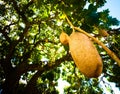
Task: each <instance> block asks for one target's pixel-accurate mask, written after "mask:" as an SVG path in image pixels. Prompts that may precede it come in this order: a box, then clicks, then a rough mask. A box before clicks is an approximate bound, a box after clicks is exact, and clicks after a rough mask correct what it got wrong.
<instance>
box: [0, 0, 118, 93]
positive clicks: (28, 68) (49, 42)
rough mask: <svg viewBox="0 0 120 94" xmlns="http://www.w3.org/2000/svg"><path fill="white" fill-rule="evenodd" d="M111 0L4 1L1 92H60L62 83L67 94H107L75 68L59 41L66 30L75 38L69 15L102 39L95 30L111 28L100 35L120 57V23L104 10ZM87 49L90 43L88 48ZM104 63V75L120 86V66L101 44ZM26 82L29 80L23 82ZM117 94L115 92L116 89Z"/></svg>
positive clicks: (1, 4) (0, 12)
mask: <svg viewBox="0 0 120 94" xmlns="http://www.w3.org/2000/svg"><path fill="white" fill-rule="evenodd" d="M105 2H106V1H105V0H1V1H0V85H1V89H0V91H2V92H3V94H6V93H7V94H22V93H24V94H26V93H28V94H40V93H45V94H58V92H59V91H58V89H57V86H58V80H59V79H60V78H61V79H63V80H65V81H67V82H68V83H69V86H67V87H65V89H64V92H65V94H68V93H69V94H73V93H74V94H77V93H78V94H79V93H80V94H96V93H99V94H101V93H102V92H103V91H102V87H101V86H100V84H99V83H100V81H102V80H100V79H88V78H86V77H85V76H84V75H82V74H81V73H80V71H79V70H78V69H77V68H76V67H75V65H74V63H73V60H72V58H71V56H70V54H69V48H68V47H64V46H63V45H62V44H61V43H60V42H59V35H60V33H61V31H62V30H64V31H65V32H66V33H68V34H70V33H71V32H72V31H71V28H70V26H69V25H68V24H67V22H66V20H65V17H64V16H63V12H65V13H66V14H67V15H68V16H69V18H70V20H71V22H73V24H74V25H75V26H78V27H80V28H82V29H84V30H85V31H86V32H89V33H92V34H93V35H97V34H98V31H96V29H95V28H94V27H97V28H100V29H101V28H102V29H107V30H108V33H109V34H110V36H109V37H108V38H101V37H98V39H100V40H101V41H103V42H104V43H105V44H106V45H107V47H108V48H110V49H111V50H112V51H114V52H115V53H116V54H117V55H118V57H120V49H119V48H120V45H119V41H120V35H119V34H120V33H119V32H120V31H119V29H114V30H112V29H111V27H110V26H113V25H119V21H118V20H117V19H116V18H113V17H111V16H109V11H108V10H103V11H101V12H98V11H97V9H98V8H100V7H102V6H103V5H104V4H105ZM86 46H87V45H86ZM96 47H97V48H98V51H99V53H100V55H101V57H102V59H103V63H104V70H103V77H105V78H106V79H108V80H109V81H112V82H115V83H116V86H117V87H120V81H119V80H118V79H119V78H120V75H119V72H118V70H120V68H119V67H118V66H117V64H116V63H115V62H114V61H113V60H112V59H111V58H110V57H109V56H108V55H107V53H106V52H105V51H104V50H103V49H102V48H101V47H100V46H99V45H96ZM22 81H25V83H23V82H22ZM110 92H112V91H110Z"/></svg>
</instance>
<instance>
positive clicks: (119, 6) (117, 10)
mask: <svg viewBox="0 0 120 94" xmlns="http://www.w3.org/2000/svg"><path fill="white" fill-rule="evenodd" d="M102 9H109V11H110V16H112V17H115V18H117V19H118V20H119V21H120V0H107V3H106V4H105V5H104V7H102Z"/></svg>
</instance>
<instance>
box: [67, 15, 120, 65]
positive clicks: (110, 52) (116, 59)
mask: <svg viewBox="0 0 120 94" xmlns="http://www.w3.org/2000/svg"><path fill="white" fill-rule="evenodd" d="M66 19H67V21H68V23H69V25H71V27H72V28H73V29H75V30H77V31H79V32H81V33H84V34H85V35H87V36H88V37H90V38H91V39H93V40H94V41H95V42H96V43H97V44H99V45H101V46H102V48H103V49H104V50H105V51H106V52H107V53H108V55H109V56H110V57H111V58H112V59H113V60H115V61H116V62H117V64H118V66H120V59H119V58H118V57H117V56H116V55H115V53H114V52H112V51H111V50H110V49H109V48H108V47H106V46H105V45H104V44H103V43H102V42H101V41H99V40H97V39H96V38H95V37H93V36H91V35H90V34H89V33H87V32H85V31H84V30H82V29H80V28H78V27H75V26H73V25H72V24H71V22H70V20H69V19H68V17H67V16H66Z"/></svg>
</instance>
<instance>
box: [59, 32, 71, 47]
mask: <svg viewBox="0 0 120 94" xmlns="http://www.w3.org/2000/svg"><path fill="white" fill-rule="evenodd" d="M68 40H69V36H68V35H67V34H66V33H65V32H62V33H61V34H60V42H61V43H62V44H64V45H66V44H68Z"/></svg>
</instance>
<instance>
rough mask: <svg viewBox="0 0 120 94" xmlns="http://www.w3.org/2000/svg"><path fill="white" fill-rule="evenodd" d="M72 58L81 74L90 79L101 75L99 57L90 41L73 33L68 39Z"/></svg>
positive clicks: (81, 34) (80, 34) (101, 66)
mask: <svg viewBox="0 0 120 94" xmlns="http://www.w3.org/2000/svg"><path fill="white" fill-rule="evenodd" d="M69 47H70V52H71V55H72V58H73V60H74V62H75V64H76V66H77V67H78V68H79V70H80V71H81V73H83V74H84V75H85V76H87V77H89V78H92V77H95V78H96V77H98V76H100V74H101V73H102V69H103V64H102V60H101V57H100V56H99V53H98V51H97V49H96V48H95V46H94V45H93V43H92V41H91V40H90V39H89V38H88V37H87V36H86V35H84V34H83V33H79V32H73V33H72V34H71V35H70V38H69Z"/></svg>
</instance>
